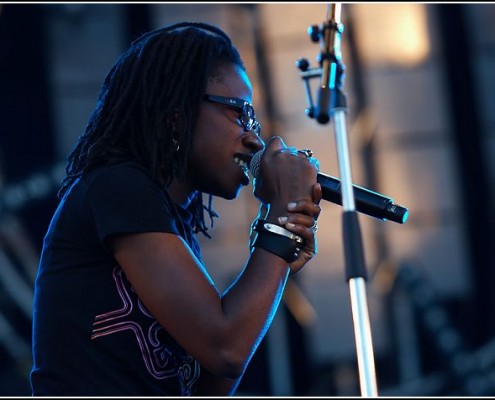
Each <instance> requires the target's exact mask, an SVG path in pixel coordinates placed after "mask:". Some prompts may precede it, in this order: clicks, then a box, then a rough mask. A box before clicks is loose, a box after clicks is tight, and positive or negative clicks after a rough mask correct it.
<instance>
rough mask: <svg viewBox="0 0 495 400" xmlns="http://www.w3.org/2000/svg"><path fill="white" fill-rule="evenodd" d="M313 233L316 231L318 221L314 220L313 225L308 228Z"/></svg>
mask: <svg viewBox="0 0 495 400" xmlns="http://www.w3.org/2000/svg"><path fill="white" fill-rule="evenodd" d="M309 229H311V230H312V231H313V233H316V232H317V231H318V221H316V220H315V223H314V224H313V225H312V226H310V227H309Z"/></svg>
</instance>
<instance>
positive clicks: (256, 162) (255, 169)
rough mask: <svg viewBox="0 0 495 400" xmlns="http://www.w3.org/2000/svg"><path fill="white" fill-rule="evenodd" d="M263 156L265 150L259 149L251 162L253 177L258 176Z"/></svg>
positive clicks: (250, 167) (250, 168)
mask: <svg viewBox="0 0 495 400" xmlns="http://www.w3.org/2000/svg"><path fill="white" fill-rule="evenodd" d="M261 157H263V150H260V151H258V152H257V153H255V154H254V156H253V158H252V159H251V162H250V163H249V170H250V171H251V174H252V175H253V177H255V178H257V177H258V174H259V172H260V164H261Z"/></svg>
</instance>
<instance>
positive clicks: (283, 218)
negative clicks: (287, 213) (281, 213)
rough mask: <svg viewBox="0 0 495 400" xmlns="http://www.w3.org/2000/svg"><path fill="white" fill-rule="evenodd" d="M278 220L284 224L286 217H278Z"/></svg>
mask: <svg viewBox="0 0 495 400" xmlns="http://www.w3.org/2000/svg"><path fill="white" fill-rule="evenodd" d="M278 222H279V223H280V224H282V225H283V224H285V223H286V222H287V217H278Z"/></svg>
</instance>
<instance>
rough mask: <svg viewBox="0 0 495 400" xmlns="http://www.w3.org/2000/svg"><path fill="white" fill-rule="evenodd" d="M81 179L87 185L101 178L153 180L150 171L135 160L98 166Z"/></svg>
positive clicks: (109, 179) (110, 179)
mask: <svg viewBox="0 0 495 400" xmlns="http://www.w3.org/2000/svg"><path fill="white" fill-rule="evenodd" d="M83 179H84V181H85V182H86V183H87V184H88V185H91V184H93V183H95V182H98V181H101V180H108V181H112V180H114V179H117V180H121V179H142V180H147V181H151V182H153V179H152V175H151V172H150V171H149V170H148V169H147V168H146V167H145V166H144V165H142V164H139V163H138V162H136V161H125V162H120V163H117V164H113V165H109V166H103V167H98V168H96V169H94V170H92V171H90V172H89V173H87V174H86V175H84V176H83ZM157 184H158V183H157Z"/></svg>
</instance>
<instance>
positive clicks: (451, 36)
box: [0, 3, 495, 396]
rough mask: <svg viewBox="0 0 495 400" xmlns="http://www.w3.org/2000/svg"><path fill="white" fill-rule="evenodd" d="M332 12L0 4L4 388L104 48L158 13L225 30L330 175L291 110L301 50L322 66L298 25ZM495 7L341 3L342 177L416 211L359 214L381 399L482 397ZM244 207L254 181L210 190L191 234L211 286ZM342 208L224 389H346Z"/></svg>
mask: <svg viewBox="0 0 495 400" xmlns="http://www.w3.org/2000/svg"><path fill="white" fill-rule="evenodd" d="M326 15H327V4H326V3H311V4H304V3H289V4H277V3H256V4H254V3H253V4H248V3H245V4H229V3H217V4H202V3H196V4H187V3H184V4H180V3H179V4H167V3H148V4H118V3H114V4H112V3H109V4H96V3H94V4H91V3H89V4H84V3H81V4H79V3H52V4H35V3H33V4H14V3H10V4H0V286H1V290H0V361H1V362H0V395H3V396H12V395H14V396H23V395H30V393H31V392H30V386H29V380H28V374H29V370H30V367H31V310H32V298H33V293H32V289H33V281H34V278H35V275H36V271H37V263H38V259H39V254H40V250H41V246H42V242H43V237H44V233H45V231H46V229H47V227H48V224H49V221H50V218H51V214H52V212H53V211H54V208H55V206H56V204H57V199H56V191H57V189H58V186H59V184H60V181H61V179H62V177H63V171H64V163H65V159H66V157H67V155H68V153H69V152H70V150H71V148H72V146H73V145H74V144H75V141H76V139H77V137H78V136H79V135H80V134H82V133H83V131H84V128H85V124H86V121H87V119H88V118H89V115H90V113H91V111H92V109H93V107H94V105H95V101H96V96H97V94H98V90H99V87H100V84H101V82H102V80H103V78H104V76H105V75H106V73H107V71H108V70H109V69H110V67H111V66H112V64H113V62H114V61H115V60H116V58H117V57H118V55H119V54H120V53H121V52H122V51H123V50H124V49H125V48H126V47H127V46H128V45H129V44H130V42H131V40H132V39H134V38H136V37H137V36H138V35H139V34H141V33H143V32H145V31H147V30H149V29H152V28H155V27H158V26H161V25H165V24H169V23H173V22H177V21H182V20H195V21H205V22H210V23H214V24H216V25H218V26H220V27H221V28H222V29H224V30H225V31H226V32H227V33H228V34H229V35H230V36H231V37H232V39H233V41H234V43H235V44H236V45H237V47H238V48H239V50H240V51H241V54H242V55H243V57H244V60H245V63H246V67H247V70H248V73H249V75H250V77H251V80H252V83H253V88H254V105H255V108H256V110H257V114H258V116H259V119H260V120H261V122H262V125H263V128H264V129H263V136H264V137H266V138H268V137H269V136H271V135H275V134H277V135H281V136H282V137H283V138H284V140H285V141H286V142H287V143H288V144H289V145H292V146H296V147H298V148H303V147H309V148H312V149H313V151H314V153H315V155H316V156H317V157H318V158H319V159H320V162H321V170H322V171H323V172H325V173H328V174H330V175H333V176H336V177H338V176H339V171H338V163H337V156H336V151H335V150H336V149H335V144H334V134H333V128H332V126H331V124H328V125H319V124H317V123H316V121H315V120H314V119H311V118H309V117H308V116H307V115H306V114H305V108H307V107H308V103H307V99H306V95H305V90H304V86H303V80H302V79H301V76H300V70H298V68H297V67H296V65H295V64H296V61H297V60H298V59H300V58H302V57H303V58H306V59H307V60H308V61H309V62H310V64H311V66H313V67H314V66H317V65H318V61H317V55H318V53H319V51H320V48H319V45H318V44H317V43H313V42H311V40H310V38H309V35H308V33H307V29H308V27H310V26H312V25H319V24H321V23H323V22H324V21H325V19H326ZM493 21H495V5H493V4H490V3H486V4H484V3H476V4H441V3H440V4H416V3H382V4H364V3H361V4H348V3H346V4H344V5H343V8H342V22H343V24H344V32H343V34H342V58H343V63H344V64H345V67H346V70H345V80H344V91H345V93H346V95H347V98H348V106H349V110H348V125H349V129H348V136H349V142H350V146H349V147H350V151H349V152H350V157H351V166H352V178H353V182H354V183H356V184H359V185H361V186H364V187H367V188H370V189H372V190H376V191H379V192H381V193H383V194H386V195H387V196H390V197H392V198H393V199H394V201H395V202H396V203H398V204H401V205H403V206H405V207H407V208H408V209H409V211H410V217H409V219H408V220H407V221H406V223H405V224H396V223H394V222H391V221H381V220H377V219H374V218H372V217H368V216H365V215H360V222H361V228H362V235H363V244H364V252H365V259H366V264H367V268H368V276H369V279H368V281H367V285H366V288H367V296H368V305H369V317H370V323H371V329H372V337H373V351H374V358H375V365H376V378H377V383H378V393H379V394H380V395H384V396H385V395H389V396H492V395H495V340H494V339H495V297H494V293H495V291H494V290H492V287H493V286H495V275H494V267H495V262H494V256H493V254H494V251H493V248H494V245H495V240H494V234H493V231H494V228H495V225H494V212H493V210H494V207H493V206H492V204H493V199H494V183H495V175H494V174H495V163H494V160H495V157H493V153H494V150H495V108H494V104H495V74H494V71H495V24H494V23H493ZM317 81H318V80H316V81H312V83H311V85H312V90H314V92H313V96H316V87H317V85H318V82H317ZM256 207H257V206H256V202H255V201H254V200H253V199H252V196H251V191H250V189H246V190H244V191H243V193H242V194H241V196H240V198H239V199H238V200H237V201H236V202H227V201H223V200H222V199H216V200H215V208H216V210H217V211H218V212H219V214H220V219H219V222H218V223H216V226H215V228H214V229H213V230H212V233H213V239H212V240H205V239H203V238H200V240H201V242H202V246H203V249H204V250H203V253H204V257H205V261H206V264H207V267H208V269H209V270H210V271H211V274H212V275H213V277H214V278H215V280H216V281H217V283H218V285H219V287H221V288H225V287H226V286H227V285H228V283H229V282H230V281H231V279H232V278H233V276H235V275H236V274H237V273H238V272H239V271H240V269H241V268H242V265H243V262H244V260H245V257H246V256H247V253H248V249H247V238H248V232H249V224H250V222H251V221H252V218H253V217H254V215H255V212H256ZM341 212H342V209H341V208H340V207H339V206H338V205H335V204H331V203H325V204H323V211H322V215H321V217H320V222H319V225H320V229H319V233H318V240H319V253H318V255H317V257H316V258H315V259H314V261H312V265H311V266H309V267H308V268H306V270H305V271H304V272H303V273H301V274H299V275H298V276H297V277H296V278H295V279H293V280H292V281H291V283H290V285H289V286H288V288H287V291H286V294H285V295H284V301H283V304H282V307H281V308H280V310H279V312H278V313H277V316H276V318H275V321H274V324H273V326H272V327H271V328H270V330H269V332H268V335H267V337H266V338H265V339H264V340H263V342H262V343H261V346H260V348H259V351H258V352H257V353H256V355H255V357H254V359H253V361H252V363H251V365H250V366H249V368H248V371H247V373H246V376H245V379H244V381H243V383H242V384H241V386H240V388H239V391H238V395H255V396H279V395H282V396H286V395H288V396H354V395H359V394H360V388H359V374H358V368H357V361H356V350H355V349H356V346H355V332H354V331H353V325H352V310H351V306H350V300H349V287H348V284H347V282H346V280H345V277H344V258H343V241H342V237H341V236H342V234H341ZM233 260H237V261H233ZM60 301H63V299H60ZM67 351H74V354H77V349H67Z"/></svg>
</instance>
